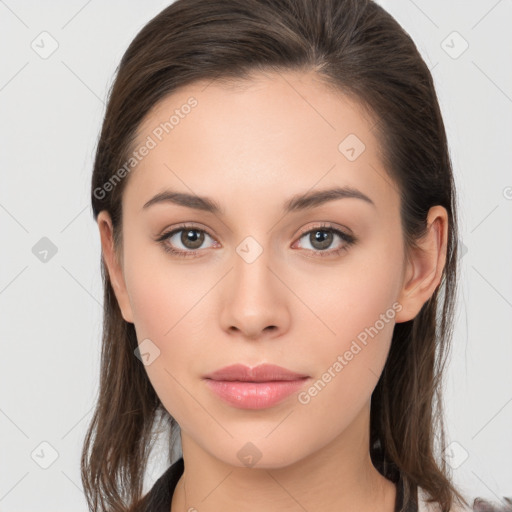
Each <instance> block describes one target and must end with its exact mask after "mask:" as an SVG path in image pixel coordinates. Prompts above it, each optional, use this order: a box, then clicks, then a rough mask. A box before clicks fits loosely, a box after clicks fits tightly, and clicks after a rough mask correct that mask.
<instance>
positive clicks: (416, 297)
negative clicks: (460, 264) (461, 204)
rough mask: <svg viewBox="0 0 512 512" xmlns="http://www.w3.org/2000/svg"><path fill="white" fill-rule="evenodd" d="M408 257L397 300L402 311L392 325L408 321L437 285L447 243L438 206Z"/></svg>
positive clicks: (442, 210)
mask: <svg viewBox="0 0 512 512" xmlns="http://www.w3.org/2000/svg"><path fill="white" fill-rule="evenodd" d="M417 244H418V246H419V247H418V248H414V249H411V250H410V251H409V254H408V258H407V264H406V269H405V272H404V282H403V287H402V290H401V292H400V295H399V297H398V301H399V303H400V304H401V305H402V310H401V311H400V312H398V313H397V315H396V323H400V322H407V321H408V320H412V319H413V318H414V317H415V316H416V315H417V314H418V313H419V312H420V310H421V308H422V307H423V305H424V304H425V302H427V300H428V299H429V298H430V297H431V296H432V295H433V294H434V292H435V291H436V288H437V287H438V285H439V283H440V282H441V277H442V272H443V269H444V265H445V263H446V249H447V244H448V213H447V211H446V209H445V208H444V207H442V206H440V205H437V206H433V207H432V208H430V210H429V212H428V216H427V233H426V234H425V236H424V237H423V238H421V239H420V240H418V241H417Z"/></svg>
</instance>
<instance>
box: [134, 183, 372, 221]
mask: <svg viewBox="0 0 512 512" xmlns="http://www.w3.org/2000/svg"><path fill="white" fill-rule="evenodd" d="M346 198H354V199H361V200H363V201H365V202H366V203H368V204H370V205H372V206H374V207H375V203H374V202H373V201H372V200H371V199H370V198H369V197H368V196H367V195H365V194H363V193H362V192H361V191H359V190H357V189H356V188H353V187H348V186H347V187H334V188H330V189H325V190H317V191H312V192H306V193H305V194H297V195H295V196H293V197H292V198H290V199H289V200H288V201H286V202H285V204H284V207H283V210H284V212H285V213H289V212H294V211H302V210H308V209H311V208H315V207H318V206H321V205H323V204H325V203H327V202H329V201H334V200H337V199H346ZM158 203H173V204H177V205H179V206H186V207H187V208H193V209H195V210H203V211H205V212H209V213H213V214H215V215H223V214H224V210H223V209H222V208H221V206H220V205H219V204H218V203H217V202H216V201H214V200H213V199H211V198H209V197H201V196H197V195H194V194H187V193H184V192H176V191H173V190H164V191H163V192H159V193H158V194H156V195H155V196H154V197H152V198H151V199H150V200H149V201H147V202H146V203H145V204H144V206H143V209H146V208H149V207H150V206H152V205H154V204H158Z"/></svg>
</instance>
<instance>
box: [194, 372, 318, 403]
mask: <svg viewBox="0 0 512 512" xmlns="http://www.w3.org/2000/svg"><path fill="white" fill-rule="evenodd" d="M204 380H205V382H206V384H207V385H208V387H209V389H210V390H212V391H213V392H214V393H215V394H216V395H217V396H218V397H219V398H221V399H222V400H224V401H225V402H227V403H228V404H230V405H233V406H235V407H238V408H240V409H266V408H268V407H272V406H273V405H276V404H278V403H279V402H281V401H282V400H284V399H285V398H286V397H287V396H289V395H291V394H292V393H293V392H295V391H298V390H299V389H300V388H301V387H303V386H304V384H305V382H306V381H307V380H309V376H308V375H304V374H300V373H296V372H293V371H291V370H287V369H286V368H282V367H281V366H276V365H272V364H261V365H259V366H256V367H254V368H249V367H248V366H245V365H242V364H235V365H232V366H226V367H224V368H221V369H220V370H217V371H215V372H213V373H211V374H209V375H206V376H204Z"/></svg>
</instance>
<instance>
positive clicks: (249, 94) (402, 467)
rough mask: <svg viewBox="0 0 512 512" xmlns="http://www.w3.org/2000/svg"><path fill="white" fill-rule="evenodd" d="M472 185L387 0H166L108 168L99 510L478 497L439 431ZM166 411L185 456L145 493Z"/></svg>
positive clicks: (128, 80)
mask: <svg viewBox="0 0 512 512" xmlns="http://www.w3.org/2000/svg"><path fill="white" fill-rule="evenodd" d="M455 205H456V200H455V188H454V180H453V176H452V169H451V163H450V158H449V154H448V148H447V141H446V134H445V130H444V125H443V121H442V116H441V113H440V109H439V106H438V102H437V97H436V93H435V90H434V85H433V81H432V77H431V74H430V72H429V70H428V68H427V66H426V65H425V63H424V61H423V60H422V58H421V56H420V55H419V53H418V51H417V49H416V47H415V45H414V43H413V41H412V40H411V38H410V37H409V36H408V35H407V34H406V33H405V32H404V31H403V29H402V28H401V27H400V26H399V25H398V24H397V22H396V21H395V20H394V19H393V18H392V17H391V16H390V15H389V14H388V13H387V12H385V11H384V10H383V9H382V8H381V7H379V6H378V5H377V4H375V3H373V2H371V1H366V0H365V1H361V0H336V1H335V0H322V1H319V0H277V1H276V0H221V1H215V2H211V1H208V0H177V1H176V2H175V3H173V4H172V5H170V6H169V7H167V8H166V9H164V10H163V11H162V12H161V13H160V14H159V15H158V16H156V17H155V18H154V19H153V20H151V21H150V22H149V23H148V24H147V25H146V26H145V27H144V28H143V29H142V30H141V31H140V33H139V34H138V35H137V36H136V38H135V39H134V41H133V42H132V43H131V45H130V47H129V48H128V50H127V51H126V53H125V54H124V56H123V58H122V61H121V63H120V66H119V69H118V72H117V77H116V80H115V83H114V84H113V87H112V90H111V93H110V98H109V102H108V106H107V111H106V114H105V119H104V123H103V127H102V131H101V136H100V139H99V142H98V147H97V153H96V159H95V164H94V172H93V177H92V206H93V211H94V217H95V219H96V220H97V222H98V227H99V231H100V236H101V243H102V251H103V254H102V270H103V277H104V284H105V296H104V298H105V300H104V304H105V306H104V307H105V311H104V333H103V352H102V369H101V383H100V394H99V400H98V404H97V408H96V411H95V414H94V417H93V420H92V423H91V425H90V428H89V431H88V435H87V438H86V440H85V444H84V450H83V457H82V480H83V483H84V488H85V492H86V496H87V499H88V502H89V506H90V508H91V510H112V511H125V510H132V511H135V510H145V511H156V510H158V511H163V510H165V511H171V512H176V511H178V510H179V511H182V510H189V511H190V510H198V511H200V512H202V511H205V512H206V511H219V510H222V511H230V510H247V511H252V510H258V511H260V510H265V511H267V512H272V511H274V510H280V511H282V510H294V511H295V510H320V509H321V510H323V511H331V510H332V511H334V510H337V511H339V510H359V511H366V510H368V511H370V510H372V511H376V510H379V511H387V512H392V511H394V510H400V509H403V510H409V511H413V510H427V507H433V508H432V510H434V509H436V510H442V511H443V512H445V511H448V510H452V511H455V510H468V509H469V505H468V501H467V500H466V499H465V498H464V497H463V495H462V494H461V493H460V491H458V490H457V489H456V488H455V486H454V485H453V483H452V482H451V479H450V475H449V464H447V462H446V460H445V458H444V457H443V456H444V452H441V453H437V452H436V451H435V446H441V447H442V448H444V444H445V441H444V430H443V410H442V402H441V385H442V375H443V374H442V370H443V366H444V363H445V360H446V357H447V354H448V349H449V343H450V337H451V329H452V321H453V309H454V301H455V294H456V283H457V239H458V236H457V214H456V208H455ZM436 325H437V326H438V327H437V329H436ZM159 426H160V427H162V426H163V428H161V429H160V431H158V427H159ZM157 433H160V434H163V436H164V437H165V438H168V439H169V442H170V449H171V450H170V453H169V459H168V461H167V462H168V463H169V464H170V466H169V469H168V470H167V471H166V472H165V473H164V475H162V477H161V478H160V479H159V480H158V481H157V482H156V483H155V484H154V486H153V487H152V489H151V490H150V491H149V492H148V493H144V492H143V487H144V485H143V484H144V476H145V470H146V465H147V460H148V456H149V454H150V451H151V448H152V447H153V442H154V440H155V438H156V437H155V436H156V434H157ZM179 444H181V450H180V449H179V448H178V450H177V451H178V458H177V460H174V462H173V463H172V465H171V461H172V457H171V453H176V447H177V446H179ZM174 458H176V457H174ZM448 462H449V460H448ZM435 507H438V508H435Z"/></svg>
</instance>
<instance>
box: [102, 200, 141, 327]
mask: <svg viewBox="0 0 512 512" xmlns="http://www.w3.org/2000/svg"><path fill="white" fill-rule="evenodd" d="M97 222H98V228H99V230H100V238H101V248H102V257H103V261H104V263H105V266H106V267H107V270H108V276H109V279H110V283H111V284H112V288H113V289H114V293H115V295H116V298H117V302H118V304H119V309H120V310H121V314H122V315H123V318H124V320H125V321H126V322H130V323H133V314H132V308H131V304H130V300H129V297H128V293H127V291H126V283H125V279H124V274H123V268H122V265H121V263H120V262H119V257H118V254H117V252H116V251H115V249H114V230H113V227H112V219H111V218H110V215H109V213H108V212H107V211H106V210H102V211H101V212H100V213H99V214H98V218H97Z"/></svg>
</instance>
